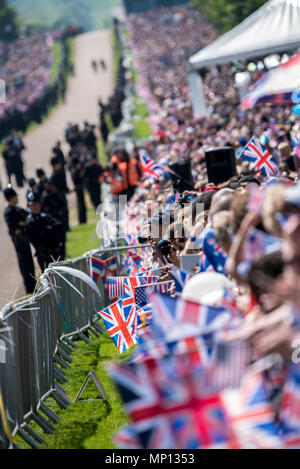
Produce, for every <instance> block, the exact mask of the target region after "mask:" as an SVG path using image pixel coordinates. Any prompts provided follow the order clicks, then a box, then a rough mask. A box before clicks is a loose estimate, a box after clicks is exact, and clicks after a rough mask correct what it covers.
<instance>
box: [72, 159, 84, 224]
mask: <svg viewBox="0 0 300 469" xmlns="http://www.w3.org/2000/svg"><path fill="white" fill-rule="evenodd" d="M71 177H72V181H73V184H74V186H75V191H76V198H77V212H78V222H79V224H81V223H86V222H87V217H86V205H85V199H84V168H83V166H82V164H81V162H80V161H79V159H78V158H76V159H75V158H74V160H73V166H72V168H71Z"/></svg>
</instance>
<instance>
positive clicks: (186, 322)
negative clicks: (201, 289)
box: [150, 293, 233, 342]
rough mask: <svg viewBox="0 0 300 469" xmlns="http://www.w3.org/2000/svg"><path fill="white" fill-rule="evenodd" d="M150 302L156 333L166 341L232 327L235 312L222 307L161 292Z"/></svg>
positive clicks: (153, 328) (153, 326)
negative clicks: (173, 296)
mask: <svg viewBox="0 0 300 469" xmlns="http://www.w3.org/2000/svg"><path fill="white" fill-rule="evenodd" d="M150 300H151V303H152V314H153V316H152V330H153V333H154V334H155V335H156V337H157V339H160V340H164V341H165V342H176V341H178V340H181V339H184V338H186V337H194V336H197V335H199V334H208V333H209V332H215V331H218V330H222V329H225V328H229V326H230V324H231V320H232V317H233V315H232V312H231V311H228V309H226V308H223V307H212V306H206V305H201V304H198V303H194V302H192V301H188V300H183V299H182V298H171V297H168V296H166V295H159V294H158V293H155V294H153V295H151V297H150Z"/></svg>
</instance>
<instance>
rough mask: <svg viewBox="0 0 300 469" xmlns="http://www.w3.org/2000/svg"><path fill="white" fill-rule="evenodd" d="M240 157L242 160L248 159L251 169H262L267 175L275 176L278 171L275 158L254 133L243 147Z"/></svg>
mask: <svg viewBox="0 0 300 469" xmlns="http://www.w3.org/2000/svg"><path fill="white" fill-rule="evenodd" d="M241 158H242V160H243V161H250V162H251V163H252V168H253V169H254V168H255V169H256V170H260V171H262V172H263V174H264V175H265V176H267V177H271V176H275V175H276V174H277V172H278V169H279V168H278V164H277V163H276V161H275V159H274V158H273V156H272V155H271V153H270V152H269V151H268V150H267V149H266V148H265V147H264V146H263V145H262V144H261V143H260V141H259V140H258V138H257V137H256V136H255V135H254V136H253V137H252V138H251V140H249V142H248V143H247V145H246V146H245V148H244V149H243V151H242V153H241Z"/></svg>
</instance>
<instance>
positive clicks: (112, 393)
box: [17, 332, 132, 449]
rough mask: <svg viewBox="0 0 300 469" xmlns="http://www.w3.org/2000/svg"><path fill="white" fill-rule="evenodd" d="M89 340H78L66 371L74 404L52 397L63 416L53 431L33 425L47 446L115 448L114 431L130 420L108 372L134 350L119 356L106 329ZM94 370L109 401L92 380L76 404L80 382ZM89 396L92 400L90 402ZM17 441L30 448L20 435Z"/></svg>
mask: <svg viewBox="0 0 300 469" xmlns="http://www.w3.org/2000/svg"><path fill="white" fill-rule="evenodd" d="M90 340H91V343H90V344H86V343H85V342H82V341H78V342H77V344H78V345H79V348H77V349H75V350H74V353H73V354H72V360H73V362H72V364H71V369H69V370H67V372H66V375H67V379H68V382H67V383H65V384H64V385H63V387H64V389H65V391H66V392H67V394H68V396H69V397H70V399H71V400H72V404H71V405H70V406H69V407H68V408H67V409H61V408H60V407H58V405H57V403H56V402H55V401H54V400H53V399H52V398H48V399H47V400H46V401H45V404H46V405H47V406H49V407H50V408H51V410H53V411H54V412H55V413H56V414H57V415H58V417H59V418H60V421H59V423H58V424H56V425H55V426H56V431H55V432H54V434H53V435H48V434H46V433H45V432H44V431H42V430H41V429H40V428H39V427H38V426H37V425H36V424H34V423H31V424H30V426H31V427H32V428H33V429H34V430H35V431H36V432H37V433H38V434H39V435H40V436H41V437H42V438H43V440H44V441H45V443H46V444H43V448H44V449H113V448H115V445H114V442H113V435H114V433H115V432H116V431H117V430H119V429H120V428H121V427H122V426H123V425H125V424H126V423H127V422H128V419H127V415H126V413H125V411H124V408H123V404H122V401H121V398H120V396H119V394H118V391H117V390H116V387H115V385H114V383H113V381H112V380H111V379H110V377H109V376H108V374H107V372H106V366H107V364H108V363H110V362H112V361H114V362H115V361H121V362H125V361H128V359H129V358H130V356H131V353H132V351H131V350H129V351H127V352H125V353H124V354H122V355H120V354H119V352H118V350H117V349H116V347H115V345H114V343H113V342H112V340H111V338H110V336H109V335H108V333H107V332H105V333H104V334H103V335H102V336H101V337H100V338H94V337H93V336H91V335H90ZM91 371H95V372H96V373H97V376H98V378H99V379H100V381H101V383H102V385H103V387H104V389H105V391H106V394H107V396H108V400H107V401H102V400H100V396H99V394H98V391H97V390H96V388H95V386H94V384H93V382H92V381H89V382H88V385H87V387H86V388H85V390H84V392H83V394H82V395H81V398H80V400H79V401H78V402H76V404H74V401H75V398H76V396H77V394H78V392H79V390H80V388H81V385H82V384H83V382H84V380H85V378H86V376H87V374H88V373H90V372H91ZM89 399H92V401H88V400H89ZM17 443H18V444H19V446H20V448H24V449H26V448H29V446H28V445H27V444H26V443H24V442H23V440H21V439H20V438H17Z"/></svg>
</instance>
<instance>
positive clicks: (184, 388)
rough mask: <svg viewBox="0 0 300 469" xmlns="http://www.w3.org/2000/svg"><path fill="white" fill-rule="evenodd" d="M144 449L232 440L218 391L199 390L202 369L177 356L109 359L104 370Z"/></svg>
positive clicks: (193, 446)
mask: <svg viewBox="0 0 300 469" xmlns="http://www.w3.org/2000/svg"><path fill="white" fill-rule="evenodd" d="M109 372H110V374H111V376H112V378H113V379H114V381H115V382H116V384H117V386H118V388H119V391H120V393H121V396H122V398H123V401H124V404H125V408H126V410H127V412H128V414H129V416H130V419H131V422H132V425H131V431H133V432H135V436H136V437H137V438H138V440H139V444H140V445H141V447H142V448H145V449H163V448H168V449H176V448H177V449H181V448H182V449H195V448H205V447H211V446H213V445H214V444H221V443H222V444H224V445H225V444H228V443H231V442H233V441H235V439H236V438H235V435H234V434H233V431H232V427H231V421H230V419H229V418H228V415H227V412H226V409H225V407H224V405H223V402H222V398H221V396H220V395H219V394H210V395H204V394H203V393H202V391H201V386H199V378H200V377H201V370H200V368H199V369H193V370H192V371H191V367H190V362H189V361H186V359H185V357H182V356H175V357H174V356H171V357H166V358H163V359H160V360H154V359H147V360H145V361H143V362H142V363H129V364H127V365H112V366H111V367H110V370H109Z"/></svg>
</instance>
